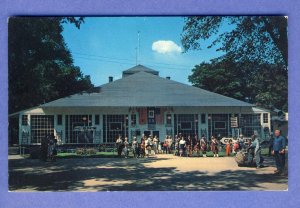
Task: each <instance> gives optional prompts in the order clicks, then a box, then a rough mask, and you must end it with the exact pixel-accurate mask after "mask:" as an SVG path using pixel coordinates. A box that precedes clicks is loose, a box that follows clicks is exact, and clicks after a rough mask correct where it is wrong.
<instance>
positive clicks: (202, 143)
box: [200, 136, 207, 157]
mask: <svg viewBox="0 0 300 208" xmlns="http://www.w3.org/2000/svg"><path fill="white" fill-rule="evenodd" d="M200 149H201V152H202V154H203V157H206V149H207V144H206V137H205V136H202V138H201V139H200Z"/></svg>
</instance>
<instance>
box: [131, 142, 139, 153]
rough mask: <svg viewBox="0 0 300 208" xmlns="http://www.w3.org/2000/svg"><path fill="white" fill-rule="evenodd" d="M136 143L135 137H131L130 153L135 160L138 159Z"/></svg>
mask: <svg viewBox="0 0 300 208" xmlns="http://www.w3.org/2000/svg"><path fill="white" fill-rule="evenodd" d="M138 145H139V144H138V142H137V141H136V137H133V141H132V144H131V148H132V153H133V157H135V158H137V157H138Z"/></svg>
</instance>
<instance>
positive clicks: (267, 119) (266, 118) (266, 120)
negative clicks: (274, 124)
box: [263, 113, 269, 123]
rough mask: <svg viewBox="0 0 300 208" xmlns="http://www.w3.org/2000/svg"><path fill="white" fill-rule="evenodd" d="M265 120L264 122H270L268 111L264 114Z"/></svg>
mask: <svg viewBox="0 0 300 208" xmlns="http://www.w3.org/2000/svg"><path fill="white" fill-rule="evenodd" d="M263 121H264V123H269V116H268V114H267V113H264V114H263Z"/></svg>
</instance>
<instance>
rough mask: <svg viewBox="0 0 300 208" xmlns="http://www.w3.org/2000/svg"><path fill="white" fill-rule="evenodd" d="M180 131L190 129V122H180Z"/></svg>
mask: <svg viewBox="0 0 300 208" xmlns="http://www.w3.org/2000/svg"><path fill="white" fill-rule="evenodd" d="M181 129H183V130H190V129H192V122H181Z"/></svg>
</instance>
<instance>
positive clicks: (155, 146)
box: [153, 136, 158, 154]
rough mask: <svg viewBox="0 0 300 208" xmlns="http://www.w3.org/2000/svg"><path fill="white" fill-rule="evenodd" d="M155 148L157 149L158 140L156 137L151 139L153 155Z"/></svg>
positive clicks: (155, 152) (155, 151)
mask: <svg viewBox="0 0 300 208" xmlns="http://www.w3.org/2000/svg"><path fill="white" fill-rule="evenodd" d="M157 148H158V139H157V136H154V138H153V150H154V154H157Z"/></svg>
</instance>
